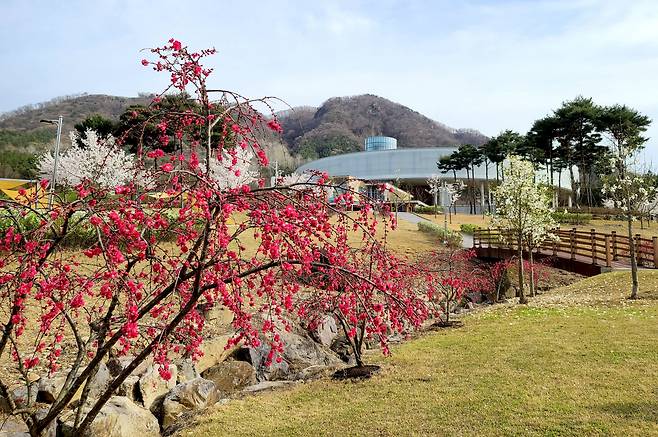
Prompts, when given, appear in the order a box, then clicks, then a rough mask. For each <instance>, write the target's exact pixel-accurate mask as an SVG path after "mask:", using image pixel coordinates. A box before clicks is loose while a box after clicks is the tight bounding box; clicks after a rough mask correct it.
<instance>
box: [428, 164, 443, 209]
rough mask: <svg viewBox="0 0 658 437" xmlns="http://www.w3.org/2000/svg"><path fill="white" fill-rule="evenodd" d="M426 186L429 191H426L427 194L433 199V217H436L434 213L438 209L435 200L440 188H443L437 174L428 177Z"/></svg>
mask: <svg viewBox="0 0 658 437" xmlns="http://www.w3.org/2000/svg"><path fill="white" fill-rule="evenodd" d="M427 185H429V187H430V189H429V190H427V192H428V193H430V194H431V195H432V198H433V199H434V216H435V217H436V212H437V208H438V201H437V198H438V196H439V193H440V192H441V187H442V186H443V182H441V178H440V177H439V175H437V174H433V175H432V176H430V178H429V179H427Z"/></svg>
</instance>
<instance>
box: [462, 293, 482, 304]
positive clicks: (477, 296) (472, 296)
mask: <svg viewBox="0 0 658 437" xmlns="http://www.w3.org/2000/svg"><path fill="white" fill-rule="evenodd" d="M466 297H467V298H468V300H469V301H471V302H473V303H482V302H483V299H482V298H483V296H482V293H480V292H479V291H477V292H473V293H466Z"/></svg>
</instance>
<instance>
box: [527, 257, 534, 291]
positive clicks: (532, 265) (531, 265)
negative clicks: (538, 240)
mask: <svg viewBox="0 0 658 437" xmlns="http://www.w3.org/2000/svg"><path fill="white" fill-rule="evenodd" d="M528 261H529V263H530V297H535V266H534V263H533V259H532V248H531V247H530V246H528Z"/></svg>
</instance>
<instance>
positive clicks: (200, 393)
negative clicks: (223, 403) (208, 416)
mask: <svg viewBox="0 0 658 437" xmlns="http://www.w3.org/2000/svg"><path fill="white" fill-rule="evenodd" d="M218 400H219V392H218V391H217V389H216V388H215V384H214V383H213V382H212V381H209V380H207V379H203V378H195V379H193V380H191V381H187V382H184V383H182V384H178V385H177V386H176V387H174V388H173V389H172V390H171V391H170V392H169V393H168V394H167V395H166V396H165V398H164V401H163V402H162V427H163V428H165V429H166V428H168V427H169V426H171V425H173V424H174V422H175V421H176V419H178V417H179V416H181V415H182V414H184V413H187V412H191V411H192V412H193V411H199V410H202V409H204V408H207V407H209V406H210V405H213V404H214V403H215V402H217V401H218Z"/></svg>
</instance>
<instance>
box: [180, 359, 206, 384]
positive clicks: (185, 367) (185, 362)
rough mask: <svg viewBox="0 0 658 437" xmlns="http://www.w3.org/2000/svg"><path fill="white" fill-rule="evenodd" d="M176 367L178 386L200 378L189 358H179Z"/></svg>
mask: <svg viewBox="0 0 658 437" xmlns="http://www.w3.org/2000/svg"><path fill="white" fill-rule="evenodd" d="M176 366H177V367H178V379H177V382H178V383H179V384H182V383H183V382H186V381H191V380H193V379H195V378H198V377H200V376H201V375H200V374H199V372H198V371H197V369H196V365H195V363H194V361H192V359H191V358H181V359H180V360H178V362H177V363H176Z"/></svg>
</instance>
